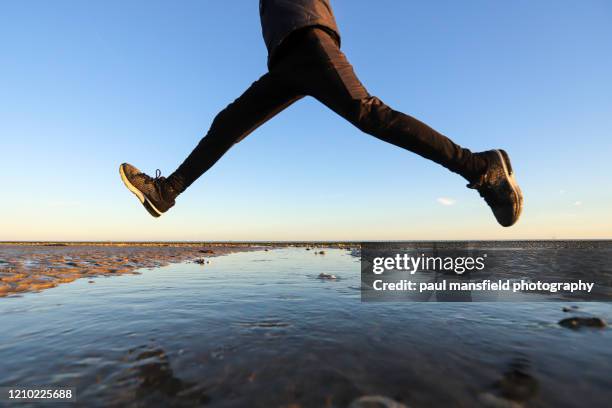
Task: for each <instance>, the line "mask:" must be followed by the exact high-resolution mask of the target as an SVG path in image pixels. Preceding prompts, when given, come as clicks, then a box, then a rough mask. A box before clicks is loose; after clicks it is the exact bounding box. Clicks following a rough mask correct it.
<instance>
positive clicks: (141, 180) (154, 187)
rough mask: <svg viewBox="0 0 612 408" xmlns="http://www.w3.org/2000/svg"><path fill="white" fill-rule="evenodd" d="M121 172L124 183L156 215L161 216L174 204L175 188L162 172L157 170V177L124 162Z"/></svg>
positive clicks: (120, 167) (150, 212) (120, 168)
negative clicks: (173, 188) (168, 183)
mask: <svg viewBox="0 0 612 408" xmlns="http://www.w3.org/2000/svg"><path fill="white" fill-rule="evenodd" d="M119 174H120V175H121V180H123V184H125V186H126V187H127V188H128V189H129V190H130V191H131V192H132V193H134V195H135V196H136V197H138V199H139V200H140V202H141V203H142V205H143V206H144V208H146V210H147V211H148V212H149V214H151V215H152V216H154V217H159V216H160V215H162V214H163V213H165V212H166V211H168V210H169V209H170V207H172V206H173V205H174V199H175V198H176V195H177V194H175V192H174V190H172V188H171V187H170V186H168V185H167V183H166V178H165V177H161V172H160V171H159V170H157V171H156V172H155V178H153V177H150V176H148V175H146V174H145V173H143V172H141V171H140V170H138V169H137V168H136V167H134V166H132V165H130V164H127V163H123V164H122V165H121V166H119Z"/></svg>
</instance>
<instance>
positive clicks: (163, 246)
mask: <svg viewBox="0 0 612 408" xmlns="http://www.w3.org/2000/svg"><path fill="white" fill-rule="evenodd" d="M263 249H264V247H263V246H260V245H256V244H214V243H212V244H211V243H172V244H168V243H0V297H3V296H9V295H14V294H18V293H23V292H32V291H41V290H44V289H48V288H52V287H55V286H57V285H59V284H61V283H67V282H72V281H74V280H76V279H80V278H93V277H96V276H103V275H121V274H138V273H140V272H138V271H137V270H138V269H142V268H145V269H147V268H156V267H160V266H165V265H169V264H171V263H177V262H188V261H197V262H202V263H205V262H206V260H207V259H208V258H212V257H216V256H220V255H226V254H229V253H235V252H242V251H253V250H263ZM90 282H91V283H93V281H90Z"/></svg>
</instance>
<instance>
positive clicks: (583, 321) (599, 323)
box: [559, 317, 607, 330]
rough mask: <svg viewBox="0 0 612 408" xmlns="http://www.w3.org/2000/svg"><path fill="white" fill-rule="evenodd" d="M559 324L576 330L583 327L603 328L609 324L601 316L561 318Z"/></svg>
mask: <svg viewBox="0 0 612 408" xmlns="http://www.w3.org/2000/svg"><path fill="white" fill-rule="evenodd" d="M559 325H560V326H563V327H567V328H568V329H575V330H576V329H581V328H583V327H592V328H596V329H603V328H604V327H606V326H607V324H606V322H605V321H604V320H603V319H601V318H599V317H568V318H566V319H562V320H560V321H559Z"/></svg>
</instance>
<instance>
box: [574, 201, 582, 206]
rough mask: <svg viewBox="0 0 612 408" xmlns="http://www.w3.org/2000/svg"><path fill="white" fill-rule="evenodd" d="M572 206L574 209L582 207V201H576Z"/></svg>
mask: <svg viewBox="0 0 612 408" xmlns="http://www.w3.org/2000/svg"><path fill="white" fill-rule="evenodd" d="M574 205H575V206H576V207H580V206H581V205H582V201H576V202H575V203H574Z"/></svg>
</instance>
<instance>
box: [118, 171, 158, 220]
mask: <svg viewBox="0 0 612 408" xmlns="http://www.w3.org/2000/svg"><path fill="white" fill-rule="evenodd" d="M119 174H120V175H121V180H122V181H123V184H125V186H126V187H127V188H128V190H130V191H131V192H132V193H133V194H134V195H135V196H136V197H137V198H138V200H139V201H140V203H141V204H142V205H143V206H144V208H145V209H146V210H147V211H148V212H149V214H151V215H152V216H153V217H155V218H158V217H159V216H161V215H162V214H163V213H162V212H161V211H159V210H158V209H157V208H155V206H154V205H153V203H152V202H151V201H149V199H148V198H147V197H146V196H145V195H144V194H143V193H142V191H140V190H139V189H137V188H136V187H135V186H134V185H133V184H132V183H130V180H129V179H128V178H127V176H126V175H125V172H124V171H123V165H121V166H119Z"/></svg>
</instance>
